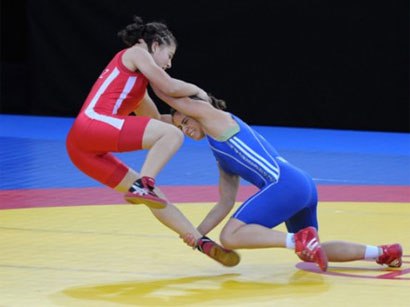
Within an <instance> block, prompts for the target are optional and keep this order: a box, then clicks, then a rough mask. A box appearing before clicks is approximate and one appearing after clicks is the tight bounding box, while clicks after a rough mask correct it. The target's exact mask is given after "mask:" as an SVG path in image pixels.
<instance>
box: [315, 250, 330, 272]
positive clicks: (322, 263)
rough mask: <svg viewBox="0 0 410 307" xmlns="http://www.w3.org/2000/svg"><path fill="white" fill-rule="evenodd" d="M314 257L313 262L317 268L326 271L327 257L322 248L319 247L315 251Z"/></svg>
mask: <svg viewBox="0 0 410 307" xmlns="http://www.w3.org/2000/svg"><path fill="white" fill-rule="evenodd" d="M315 258H316V261H315V262H316V264H317V265H318V266H319V268H320V269H321V270H322V271H323V272H326V271H327V264H328V259H327V255H326V253H325V252H324V251H323V249H322V248H321V247H320V248H319V249H318V251H317V252H316V255H315Z"/></svg>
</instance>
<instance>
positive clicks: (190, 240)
mask: <svg viewBox="0 0 410 307" xmlns="http://www.w3.org/2000/svg"><path fill="white" fill-rule="evenodd" d="M179 237H180V238H181V239H182V240H183V241H184V242H185V244H186V245H188V246H190V247H192V248H195V247H196V240H195V237H194V236H193V235H192V234H191V233H186V234H184V235H181V236H179Z"/></svg>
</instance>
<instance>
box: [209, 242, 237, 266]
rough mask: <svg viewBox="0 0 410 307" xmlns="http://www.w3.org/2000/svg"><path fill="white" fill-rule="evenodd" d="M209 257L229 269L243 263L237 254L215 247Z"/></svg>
mask: <svg viewBox="0 0 410 307" xmlns="http://www.w3.org/2000/svg"><path fill="white" fill-rule="evenodd" d="M208 256H209V257H211V258H212V259H214V260H216V261H218V262H219V263H221V264H223V265H224V266H228V267H232V266H236V265H238V263H239V262H240V261H241V257H240V256H239V254H238V253H237V252H235V251H232V250H225V249H222V248H221V247H220V246H213V247H212V248H211V250H210V252H209V255H208Z"/></svg>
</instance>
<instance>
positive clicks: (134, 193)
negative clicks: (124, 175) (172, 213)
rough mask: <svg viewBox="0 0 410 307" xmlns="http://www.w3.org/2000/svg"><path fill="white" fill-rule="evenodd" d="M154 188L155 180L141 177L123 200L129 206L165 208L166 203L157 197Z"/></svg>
mask: <svg viewBox="0 0 410 307" xmlns="http://www.w3.org/2000/svg"><path fill="white" fill-rule="evenodd" d="M154 188H155V180H154V179H153V178H151V177H141V178H140V179H138V180H136V181H135V182H134V183H133V185H132V186H131V188H130V189H129V190H128V192H127V193H126V194H125V196H124V198H125V200H126V201H127V202H129V203H131V204H144V205H147V206H148V207H150V208H155V209H162V208H165V206H166V205H167V203H168V202H167V201H166V200H165V199H162V198H160V197H158V195H157V194H156V193H155V192H154Z"/></svg>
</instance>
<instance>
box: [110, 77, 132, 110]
mask: <svg viewBox="0 0 410 307" xmlns="http://www.w3.org/2000/svg"><path fill="white" fill-rule="evenodd" d="M136 81H137V77H129V78H128V80H127V83H126V84H125V86H124V89H123V90H122V93H121V95H120V97H119V98H118V99H117V101H116V102H115V106H114V110H113V113H114V114H117V111H118V109H119V108H120V107H121V104H122V102H123V100H124V99H125V98H126V97H127V95H128V93H129V92H130V91H131V90H132V87H133V86H134V84H135V82H136Z"/></svg>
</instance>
